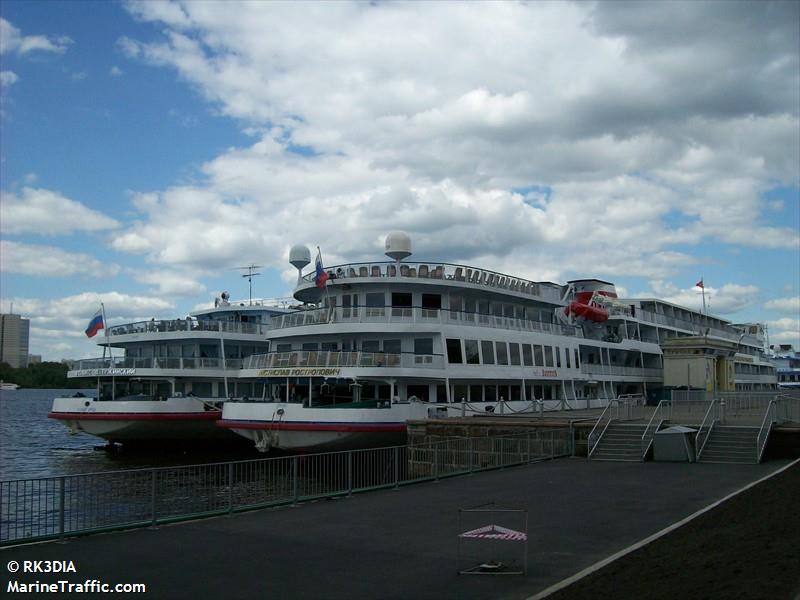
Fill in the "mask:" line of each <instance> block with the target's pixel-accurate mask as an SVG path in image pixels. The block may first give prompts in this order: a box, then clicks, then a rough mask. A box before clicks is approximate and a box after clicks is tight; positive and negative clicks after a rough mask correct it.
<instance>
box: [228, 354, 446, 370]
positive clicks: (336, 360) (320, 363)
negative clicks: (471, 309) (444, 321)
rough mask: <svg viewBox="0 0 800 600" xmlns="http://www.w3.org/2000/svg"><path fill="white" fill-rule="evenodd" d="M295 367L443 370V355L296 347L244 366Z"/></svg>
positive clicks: (256, 358)
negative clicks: (301, 348)
mask: <svg viewBox="0 0 800 600" xmlns="http://www.w3.org/2000/svg"><path fill="white" fill-rule="evenodd" d="M295 367H376V368H377V367H383V368H402V369H443V368H444V357H443V356H442V355H441V354H413V353H410V352H402V353H401V352H397V353H394V352H339V351H333V350H320V351H317V350H295V351H291V352H270V353H268V354H254V355H252V356H249V357H247V358H246V359H245V360H244V365H243V368H244V369H288V368H295Z"/></svg>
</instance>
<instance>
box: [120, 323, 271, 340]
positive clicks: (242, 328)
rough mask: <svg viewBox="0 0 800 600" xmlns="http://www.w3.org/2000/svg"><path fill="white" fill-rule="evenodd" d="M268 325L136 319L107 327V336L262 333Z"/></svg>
mask: <svg viewBox="0 0 800 600" xmlns="http://www.w3.org/2000/svg"><path fill="white" fill-rule="evenodd" d="M267 329H269V327H268V326H267V325H263V324H261V323H242V322H240V321H223V320H215V319H200V320H198V319H160V320H158V321H156V320H155V319H153V320H151V321H138V322H136V323H126V324H124V325H114V326H111V327H109V328H108V335H109V337H112V336H116V335H131V334H140V333H175V332H181V331H187V332H188V331H191V332H196V331H210V332H216V333H219V332H225V333H246V334H256V335H263V334H264V333H266V331H267Z"/></svg>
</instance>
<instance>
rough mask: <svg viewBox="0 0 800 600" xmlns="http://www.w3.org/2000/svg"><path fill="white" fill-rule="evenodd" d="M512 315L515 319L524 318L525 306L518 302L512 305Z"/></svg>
mask: <svg viewBox="0 0 800 600" xmlns="http://www.w3.org/2000/svg"><path fill="white" fill-rule="evenodd" d="M514 316H515V317H516V318H517V319H524V318H525V307H524V306H520V305H519V304H516V305H514Z"/></svg>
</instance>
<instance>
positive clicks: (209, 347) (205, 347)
mask: <svg viewBox="0 0 800 600" xmlns="http://www.w3.org/2000/svg"><path fill="white" fill-rule="evenodd" d="M143 356H144V355H143ZM151 356H152V355H151ZM217 357H219V346H218V345H217V344H200V358H217Z"/></svg>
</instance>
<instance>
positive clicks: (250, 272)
mask: <svg viewBox="0 0 800 600" xmlns="http://www.w3.org/2000/svg"><path fill="white" fill-rule="evenodd" d="M261 268H262V267H261V265H256V264H251V265H250V266H249V267H236V269H237V270H239V271H247V273H243V274H242V277H245V278H246V279H247V281H248V282H249V283H250V306H253V277H255V276H256V275H261V273H253V271H255V270H256V269H261Z"/></svg>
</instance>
